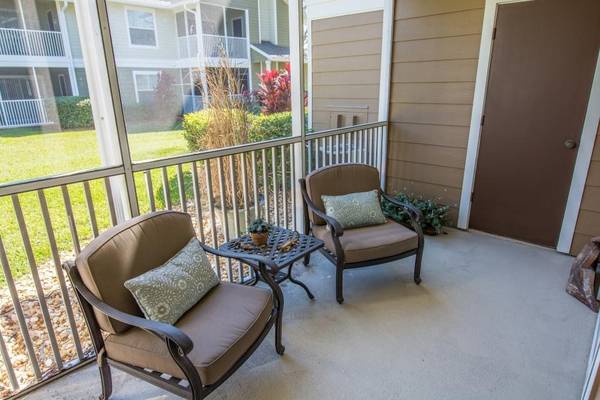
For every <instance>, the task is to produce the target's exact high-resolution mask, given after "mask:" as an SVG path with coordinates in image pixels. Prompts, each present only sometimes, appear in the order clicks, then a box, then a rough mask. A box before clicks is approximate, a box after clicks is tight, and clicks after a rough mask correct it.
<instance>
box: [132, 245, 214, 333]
mask: <svg viewBox="0 0 600 400" xmlns="http://www.w3.org/2000/svg"><path fill="white" fill-rule="evenodd" d="M218 284H219V277H218V276H217V274H216V273H215V271H214V270H213V268H212V266H211V265H210V262H209V261H208V257H207V256H206V252H205V251H204V249H203V248H202V246H200V242H198V239H196V238H193V239H192V240H190V241H189V242H188V244H186V245H185V247H184V248H183V249H181V250H180V251H179V252H178V253H177V254H175V255H174V256H173V257H172V258H171V259H170V260H169V261H167V262H166V263H164V264H163V265H162V266H160V267H157V268H154V269H151V270H150V271H148V272H145V273H143V274H142V275H139V276H136V277H135V278H132V279H129V280H128V281H126V282H125V287H126V288H127V289H128V290H129V291H130V292H131V294H132V295H133V297H134V298H135V300H136V301H137V303H138V305H139V306H140V308H141V309H142V312H143V313H144V315H145V316H146V318H148V319H151V320H154V321H160V322H165V323H167V324H171V325H172V324H174V323H175V322H176V321H177V320H178V319H179V318H180V317H181V316H182V315H183V314H184V313H185V312H186V311H187V310H189V309H190V308H192V307H193V306H194V305H195V304H196V303H197V302H198V300H200V299H201V298H202V297H203V296H204V295H205V294H206V293H208V291H209V290H210V289H212V288H213V287H215V286H217V285H218Z"/></svg>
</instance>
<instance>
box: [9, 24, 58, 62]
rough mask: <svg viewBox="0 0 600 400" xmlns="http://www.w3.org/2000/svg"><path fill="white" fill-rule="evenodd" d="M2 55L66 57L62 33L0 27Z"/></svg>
mask: <svg viewBox="0 0 600 400" xmlns="http://www.w3.org/2000/svg"><path fill="white" fill-rule="evenodd" d="M0 55H4V56H41V57H64V56H65V49H64V46H63V38H62V33H61V32H55V31H39V30H28V29H27V30H26V29H9V28H0Z"/></svg>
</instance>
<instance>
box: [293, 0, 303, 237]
mask: <svg viewBox="0 0 600 400" xmlns="http://www.w3.org/2000/svg"><path fill="white" fill-rule="evenodd" d="M289 10H290V11H289V26H290V67H291V79H292V94H291V96H292V135H293V136H300V143H295V144H294V178H295V179H294V181H295V184H296V186H297V187H296V190H295V193H296V209H295V210H294V214H295V215H294V217H295V219H296V229H297V230H298V231H300V232H303V230H304V215H303V214H304V206H303V201H302V193H301V192H300V188H299V187H298V185H299V183H298V180H299V179H300V178H301V177H303V176H304V172H305V171H306V168H305V167H304V163H305V153H306V131H305V128H304V71H303V68H304V23H303V21H302V19H303V13H304V10H303V8H302V0H290V1H289Z"/></svg>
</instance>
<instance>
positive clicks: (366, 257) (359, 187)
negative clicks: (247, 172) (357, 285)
mask: <svg viewBox="0 0 600 400" xmlns="http://www.w3.org/2000/svg"><path fill="white" fill-rule="evenodd" d="M300 187H301V190H302V196H303V198H304V206H305V207H304V208H305V212H304V214H305V224H304V226H305V228H304V229H305V233H306V234H312V235H314V236H315V237H317V238H319V239H321V240H323V241H324V242H325V247H324V248H323V249H321V252H322V253H323V255H325V257H326V258H327V259H329V260H330V261H331V262H332V263H333V264H335V266H336V298H337V301H338V303H340V304H341V303H343V301H344V295H343V276H344V270H345V269H350V268H358V267H366V266H370V265H376V264H383V263H387V262H390V261H394V260H399V259H401V258H405V257H410V256H413V255H414V256H416V257H415V270H414V281H415V283H417V285H418V284H419V283H421V259H422V258H423V244H424V240H423V232H422V230H421V226H420V224H419V220H420V219H421V212H420V211H419V210H418V209H416V208H415V207H414V206H412V205H410V204H405V203H401V202H400V201H398V200H397V199H395V198H393V197H391V196H388V195H387V194H385V193H384V192H383V191H382V190H381V189H380V180H379V172H378V171H377V169H376V168H374V167H372V166H369V165H365V164H338V165H332V166H328V167H325V168H321V169H318V170H316V171H314V172H312V173H310V174H309V175H308V176H307V177H306V179H300ZM368 190H378V191H379V194H380V196H381V197H383V198H385V199H386V200H387V201H389V202H391V203H393V204H394V205H396V206H398V207H401V208H403V209H404V210H406V212H407V213H408V215H409V216H410V224H411V227H412V230H411V229H408V228H406V227H404V226H403V225H401V224H398V223H396V222H394V221H392V220H389V219H388V220H387V222H386V223H385V224H383V225H375V226H369V227H364V228H356V229H346V230H344V229H342V227H341V225H340V224H339V223H338V222H337V221H336V220H335V219H333V218H331V217H330V216H328V215H326V214H325V210H324V206H323V201H322V200H321V196H322V195H334V196H336V195H343V194H348V193H355V192H366V191H368ZM309 262H310V256H307V257H306V258H305V259H304V263H305V264H308V263H309Z"/></svg>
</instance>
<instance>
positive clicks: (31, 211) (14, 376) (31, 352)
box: [0, 122, 387, 397]
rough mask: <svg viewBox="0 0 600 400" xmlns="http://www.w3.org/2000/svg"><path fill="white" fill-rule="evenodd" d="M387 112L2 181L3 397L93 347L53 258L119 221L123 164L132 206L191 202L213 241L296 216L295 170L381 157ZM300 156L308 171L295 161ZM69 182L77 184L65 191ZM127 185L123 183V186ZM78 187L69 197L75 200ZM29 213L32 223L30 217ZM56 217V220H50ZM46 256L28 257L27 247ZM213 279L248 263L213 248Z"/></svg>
mask: <svg viewBox="0 0 600 400" xmlns="http://www.w3.org/2000/svg"><path fill="white" fill-rule="evenodd" d="M386 126H387V123H386V122H378V123H371V124H364V125H359V126H354V127H349V128H343V129H334V130H329V131H323V132H318V133H313V134H308V135H306V137H305V139H304V140H303V139H302V138H301V137H297V136H294V137H287V138H281V139H275V140H270V141H265V142H259V143H250V144H244V145H240V146H235V147H231V148H225V149H218V150H208V151H202V152H198V153H193V154H187V155H183V156H177V157H169V158H163V159H158V160H151V161H144V162H139V163H134V164H133V165H132V171H130V172H128V171H126V170H125V168H124V167H123V166H116V167H107V168H100V169H95V170H89V171H85V172H79V173H73V174H68V175H62V176H57V177H50V178H41V179H35V180H31V181H26V182H18V183H11V184H5V185H0V202H7V203H5V204H6V205H8V207H10V209H12V211H13V213H12V215H3V220H2V222H0V232H2V231H5V232H6V231H7V230H6V229H4V228H6V227H7V226H8V225H9V224H13V227H14V228H16V229H14V231H15V232H17V233H16V234H14V235H12V236H10V235H9V236H7V235H5V236H4V237H2V236H0V264H1V268H2V273H1V274H0V279H1V280H0V294H1V295H0V298H2V299H4V301H3V302H2V304H0V373H2V375H1V376H2V379H0V393H1V396H0V397H7V396H13V395H16V394H23V393H26V392H28V391H30V390H32V389H33V388H36V387H38V386H39V385H42V384H44V383H45V382H48V381H49V380H50V379H53V377H56V376H59V375H60V374H64V373H66V372H68V371H70V370H73V369H74V368H76V367H77V366H79V365H82V364H83V363H85V362H86V361H88V360H90V359H91V358H92V357H93V356H94V354H93V349H92V347H91V343H90V340H89V336H88V332H87V328H86V326H85V322H84V320H83V317H82V315H81V312H80V310H79V308H78V305H77V303H76V301H75V297H74V294H73V290H72V288H71V287H70V285H69V283H68V281H67V280H66V279H65V276H64V275H63V272H62V270H61V267H60V266H61V263H62V262H64V261H65V260H67V259H72V258H73V257H74V256H76V255H77V254H78V253H79V252H80V250H81V248H83V247H84V246H85V245H86V243H88V242H89V241H90V240H92V239H93V238H94V237H96V236H98V234H99V233H101V232H102V231H103V230H104V229H107V228H109V227H110V226H112V225H115V224H116V223H117V222H118V218H119V217H118V215H119V211H118V210H119V207H120V206H121V204H119V203H117V202H116V200H115V199H118V196H115V194H116V192H115V188H116V187H117V186H115V185H114V184H115V181H117V180H122V181H125V182H127V181H128V180H129V179H122V177H124V176H125V175H126V174H127V173H129V174H130V178H131V177H132V178H133V179H132V180H129V181H133V182H134V184H135V190H134V191H131V190H124V191H123V193H127V192H129V193H131V192H133V193H136V198H135V202H137V205H138V207H139V210H140V212H141V213H145V212H150V211H154V210H159V209H175V210H180V211H184V212H188V213H190V214H191V216H192V219H193V221H194V226H195V229H196V231H197V234H198V237H199V238H200V239H201V240H203V241H205V242H206V243H207V244H209V245H212V246H219V245H220V244H222V243H223V242H224V241H226V240H228V239H229V238H232V237H235V236H237V235H239V234H241V233H243V232H244V231H245V229H246V226H247V225H248V223H249V222H250V221H251V220H252V219H254V218H255V217H258V216H260V217H263V218H265V219H267V220H268V221H269V222H271V223H274V224H279V225H281V226H286V227H291V228H296V221H297V218H296V206H297V203H296V202H297V201H298V200H297V198H298V197H297V189H296V186H297V185H296V182H297V178H299V177H300V176H303V175H304V174H305V173H307V172H310V171H312V170H314V169H316V168H319V167H321V166H324V165H331V164H336V163H344V162H361V163H368V164H371V165H373V166H376V167H378V168H380V169H381V168H382V166H383V163H384V162H385V154H384V140H385V130H386V129H387V128H386ZM298 156H300V157H303V158H304V160H303V161H304V162H303V164H304V165H305V171H301V170H298V168H297V167H296V166H297V165H301V163H299V162H297V161H299V160H297V157H298ZM74 194H77V196H74ZM124 195H125V194H124ZM75 198H77V199H78V200H74V199H75ZM124 203H125V204H127V202H126V201H125V202H124ZM34 221H35V223H34ZM57 227H61V228H62V229H60V230H59V229H57ZM41 247H43V248H45V249H46V250H47V251H46V252H45V253H44V252H42V253H44V254H46V253H47V254H48V257H46V258H47V259H44V258H42V257H39V256H38V257H36V254H39V253H36V249H40V248H41ZM214 265H215V267H216V269H217V272H218V274H219V276H220V277H221V279H223V280H228V281H235V282H243V281H245V280H246V279H247V278H248V277H249V276H250V274H251V271H249V270H247V269H245V268H244V267H243V266H242V265H240V264H237V263H232V262H231V261H229V262H225V261H224V260H214Z"/></svg>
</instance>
